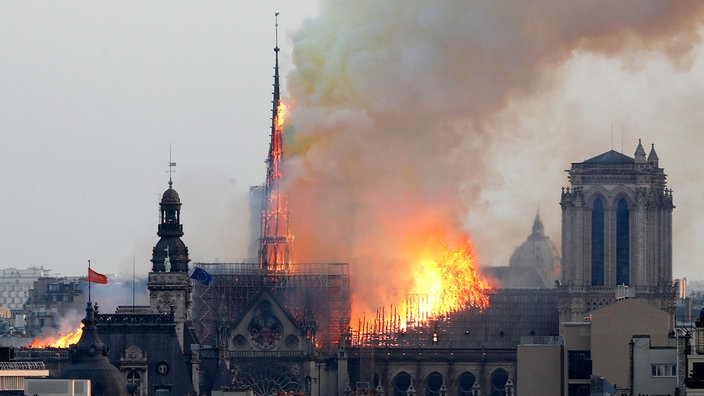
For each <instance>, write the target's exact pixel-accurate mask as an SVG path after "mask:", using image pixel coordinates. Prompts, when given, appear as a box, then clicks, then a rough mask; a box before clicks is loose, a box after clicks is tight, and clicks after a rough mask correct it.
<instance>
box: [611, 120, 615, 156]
mask: <svg viewBox="0 0 704 396" xmlns="http://www.w3.org/2000/svg"><path fill="white" fill-rule="evenodd" d="M613 149H614V120H611V150H613Z"/></svg>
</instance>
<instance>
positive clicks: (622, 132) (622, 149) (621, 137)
mask: <svg viewBox="0 0 704 396" xmlns="http://www.w3.org/2000/svg"><path fill="white" fill-rule="evenodd" d="M621 152H622V153H623V125H621Z"/></svg>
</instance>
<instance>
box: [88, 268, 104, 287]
mask: <svg viewBox="0 0 704 396" xmlns="http://www.w3.org/2000/svg"><path fill="white" fill-rule="evenodd" d="M88 282H93V283H102V284H106V283H108V277H107V276H105V275H103V274H99V273H97V272H95V271H93V270H92V269H91V268H88Z"/></svg>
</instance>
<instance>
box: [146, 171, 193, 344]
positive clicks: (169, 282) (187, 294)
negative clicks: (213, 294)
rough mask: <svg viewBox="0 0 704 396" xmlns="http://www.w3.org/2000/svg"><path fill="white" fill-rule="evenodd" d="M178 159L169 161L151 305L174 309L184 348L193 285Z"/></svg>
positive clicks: (150, 283)
mask: <svg viewBox="0 0 704 396" xmlns="http://www.w3.org/2000/svg"><path fill="white" fill-rule="evenodd" d="M174 166H176V163H175V162H170V161H169V188H168V189H167V190H166V191H164V194H163V195H162V197H161V202H160V203H159V213H160V216H159V227H158V231H157V233H156V234H157V235H158V236H159V241H158V242H157V243H156V245H155V246H154V249H152V259H151V262H152V271H151V272H150V273H149V280H148V283H147V288H148V289H149V305H150V306H151V307H152V309H153V310H155V311H157V312H161V313H167V312H171V311H173V313H174V322H175V323H176V334H177V336H178V340H179V344H180V345H181V350H183V333H184V324H185V322H186V321H187V320H189V308H190V303H191V291H192V290H193V285H192V284H191V279H190V278H189V276H188V262H189V261H190V259H189V258H188V247H186V244H185V243H183V241H182V240H181V237H182V236H183V225H182V224H181V199H180V197H179V195H178V193H177V192H176V190H174V189H173V181H172V179H171V174H172V173H173V167H174Z"/></svg>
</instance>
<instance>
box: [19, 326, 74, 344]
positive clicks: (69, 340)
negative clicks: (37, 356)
mask: <svg viewBox="0 0 704 396" xmlns="http://www.w3.org/2000/svg"><path fill="white" fill-rule="evenodd" d="M82 334H83V323H81V325H80V326H79V327H78V329H76V331H74V332H73V333H68V334H58V335H56V336H53V337H52V336H45V337H42V338H37V339H35V340H33V341H32V342H30V343H29V344H27V345H25V347H26V348H68V347H69V346H70V345H72V344H75V343H77V342H78V340H80V339H81V335H82Z"/></svg>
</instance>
